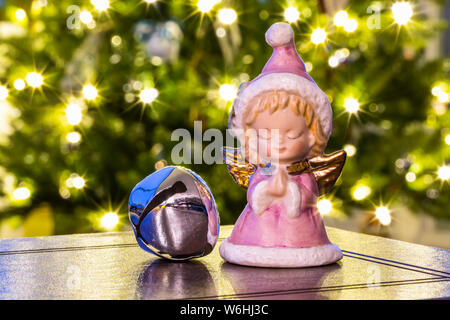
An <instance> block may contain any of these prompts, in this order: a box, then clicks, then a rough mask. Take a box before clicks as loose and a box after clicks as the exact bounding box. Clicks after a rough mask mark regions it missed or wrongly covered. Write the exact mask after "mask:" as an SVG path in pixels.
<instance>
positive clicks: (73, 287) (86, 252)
mask: <svg viewBox="0 0 450 320" xmlns="http://www.w3.org/2000/svg"><path fill="white" fill-rule="evenodd" d="M231 230H232V226H221V228H220V237H219V243H218V244H217V245H216V247H215V248H214V250H213V252H212V253H211V254H210V255H208V256H206V257H203V258H200V259H196V260H192V261H190V262H181V263H174V262H169V261H164V260H161V259H159V258H157V257H156V256H153V255H151V254H149V253H146V252H144V251H143V250H142V249H140V248H139V247H138V245H137V243H136V241H135V239H134V235H133V233H132V232H112V233H96V234H78V235H64V236H52V237H40V238H23V239H3V240H0V299H265V300H272V299H432V298H446V297H447V298H448V297H450V281H449V280H450V251H449V250H445V249H439V248H433V247H427V246H422V245H417V244H412V243H407V242H402V241H397V240H392V239H386V238H381V237H375V236H369V235H364V234H359V233H354V232H350V231H345V230H341V229H335V228H327V232H328V235H329V238H330V240H331V241H332V242H333V243H335V244H337V245H338V246H339V247H340V248H341V249H342V250H343V252H344V258H343V259H342V260H340V261H339V262H338V263H336V264H333V265H328V266H322V267H313V268H298V269H269V268H255V267H244V266H238V265H233V264H230V263H227V262H225V261H224V260H223V259H222V258H221V257H220V255H219V245H220V242H221V241H222V240H223V239H225V238H226V237H227V236H228V235H229V234H230V233H231Z"/></svg>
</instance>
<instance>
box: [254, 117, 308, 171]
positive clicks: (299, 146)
mask: <svg viewBox="0 0 450 320" xmlns="http://www.w3.org/2000/svg"><path fill="white" fill-rule="evenodd" d="M249 127H250V128H251V129H253V130H252V131H253V132H255V138H256V141H255V140H253V141H254V142H256V143H254V147H257V152H258V154H259V155H260V157H259V158H267V157H268V158H269V159H270V161H271V162H275V163H276V162H278V163H280V164H290V163H292V162H296V161H301V160H304V159H305V158H307V157H308V155H309V154H310V152H311V150H312V148H313V146H314V143H315V138H314V135H313V134H312V132H311V130H309V128H308V126H307V124H306V120H305V118H304V117H303V116H302V115H296V114H295V113H294V112H293V111H292V110H291V109H290V108H284V109H278V110H276V111H275V112H273V113H270V111H269V110H268V109H266V110H265V111H264V112H261V113H259V114H258V116H257V118H256V120H255V121H253V123H252V124H250V126H249ZM250 145H251V142H250ZM250 147H251V146H250ZM253 150H254V148H253ZM261 155H263V156H261Z"/></svg>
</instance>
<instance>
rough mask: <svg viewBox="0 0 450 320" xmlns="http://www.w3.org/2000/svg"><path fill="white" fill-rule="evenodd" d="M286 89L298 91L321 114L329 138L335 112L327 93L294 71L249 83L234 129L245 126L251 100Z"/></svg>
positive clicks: (240, 98)
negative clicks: (265, 93) (245, 117)
mask: <svg viewBox="0 0 450 320" xmlns="http://www.w3.org/2000/svg"><path fill="white" fill-rule="evenodd" d="M272 90H286V91H292V92H295V93H297V94H298V95H299V96H300V97H301V98H303V99H305V100H306V101H308V102H309V103H310V104H311V105H312V106H313V108H315V114H316V115H317V116H319V119H320V124H321V126H322V130H323V132H324V134H325V135H326V136H327V138H329V137H330V135H331V130H332V122H333V112H332V110H331V105H330V101H329V100H328V97H327V95H326V94H325V93H324V92H323V91H322V90H320V88H319V87H318V86H317V85H316V84H315V83H313V82H311V81H309V80H307V79H305V78H303V77H300V76H298V75H296V74H293V73H283V72H281V73H270V74H268V75H265V76H263V77H261V78H259V79H258V80H256V81H255V82H252V83H251V84H249V85H248V87H246V88H245V89H244V90H242V93H241V94H240V95H239V97H238V99H239V101H238V103H237V105H236V110H235V116H236V119H235V121H234V122H233V126H234V129H242V128H245V123H244V119H243V115H244V114H245V113H246V112H245V110H246V108H248V104H249V102H250V100H251V99H252V98H253V97H255V96H257V95H258V94H260V93H262V92H264V91H272Z"/></svg>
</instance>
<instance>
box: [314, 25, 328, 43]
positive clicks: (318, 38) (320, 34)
mask: <svg viewBox="0 0 450 320" xmlns="http://www.w3.org/2000/svg"><path fill="white" fill-rule="evenodd" d="M326 40H327V32H326V31H325V29H322V28H317V29H314V30H313V32H312V34H311V42H312V43H314V44H321V43H324V42H325V41H326Z"/></svg>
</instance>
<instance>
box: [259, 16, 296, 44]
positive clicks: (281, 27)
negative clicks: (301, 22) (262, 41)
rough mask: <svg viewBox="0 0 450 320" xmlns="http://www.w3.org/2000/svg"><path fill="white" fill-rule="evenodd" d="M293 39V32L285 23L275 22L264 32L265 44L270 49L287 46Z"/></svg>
mask: <svg viewBox="0 0 450 320" xmlns="http://www.w3.org/2000/svg"><path fill="white" fill-rule="evenodd" d="M293 39H294V30H292V27H291V26H290V25H289V24H287V23H285V22H277V23H274V24H273V25H271V26H270V28H269V30H267V32H266V42H267V43H268V44H269V45H270V46H271V47H272V48H276V47H281V46H285V45H288V44H289V43H290V42H291V41H292V40H293Z"/></svg>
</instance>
